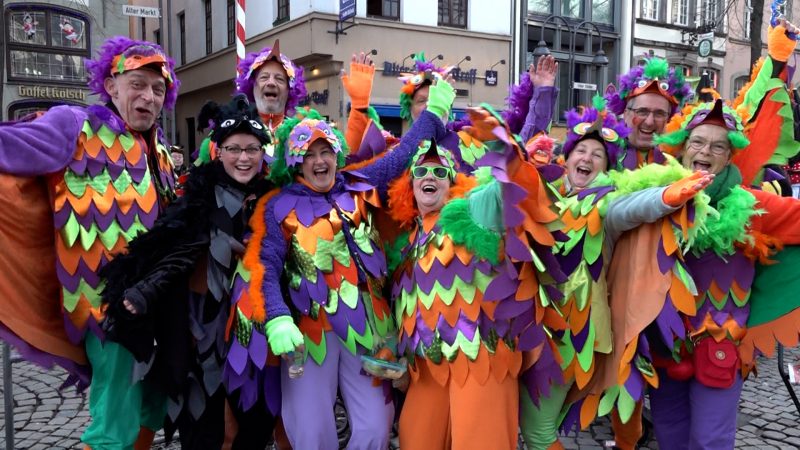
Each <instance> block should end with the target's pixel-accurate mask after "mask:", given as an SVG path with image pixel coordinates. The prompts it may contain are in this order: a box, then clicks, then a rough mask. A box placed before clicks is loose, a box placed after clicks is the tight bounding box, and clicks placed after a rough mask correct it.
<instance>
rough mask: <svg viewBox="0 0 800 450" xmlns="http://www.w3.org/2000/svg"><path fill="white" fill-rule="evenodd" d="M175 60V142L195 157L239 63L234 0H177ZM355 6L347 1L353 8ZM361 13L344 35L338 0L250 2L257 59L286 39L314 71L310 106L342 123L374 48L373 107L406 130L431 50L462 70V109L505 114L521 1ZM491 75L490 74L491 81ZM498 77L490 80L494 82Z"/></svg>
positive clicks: (375, 0) (389, 0) (454, 1)
mask: <svg viewBox="0 0 800 450" xmlns="http://www.w3.org/2000/svg"><path fill="white" fill-rule="evenodd" d="M165 3H169V4H170V7H171V11H172V13H171V15H170V17H169V26H170V27H171V28H172V41H171V49H172V50H171V54H172V56H173V57H174V58H175V60H176V62H177V63H178V69H177V74H178V77H180V79H181V83H182V85H181V92H180V96H179V100H178V106H177V111H176V119H175V123H176V136H175V138H176V139H175V141H176V142H178V143H180V144H182V145H184V146H185V147H186V148H187V150H188V151H193V150H194V149H195V148H196V147H197V145H199V143H200V140H201V138H202V135H201V134H200V133H198V132H197V131H196V128H197V123H196V116H197V113H198V111H199V110H200V107H201V106H202V105H203V103H204V102H205V101H207V100H215V101H225V100H226V99H228V98H230V95H231V93H232V92H233V89H234V85H233V79H234V70H235V64H236V54H235V42H234V31H233V30H234V26H235V21H234V16H233V14H234V9H233V8H234V6H233V5H234V1H233V0H172V1H167V2H165ZM345 3H346V2H345ZM354 3H355V6H356V15H355V17H354V18H352V19H350V20H348V21H347V22H346V23H343V24H342V25H343V27H348V26H351V25H352V26H351V27H350V28H348V29H347V30H346V31H345V33H346V34H338V35H337V34H335V33H334V31H335V30H336V29H337V22H338V19H339V4H340V2H338V1H332V0H302V1H300V0H264V1H257V2H256V1H249V2H247V12H246V33H247V42H246V47H247V51H248V52H252V51H258V50H260V49H262V48H263V47H266V46H271V45H273V43H274V42H275V40H276V39H280V46H281V51H282V52H283V53H285V54H287V55H288V56H289V57H291V58H292V59H293V60H294V62H295V63H297V64H300V65H302V66H304V68H305V78H306V86H307V89H308V97H307V99H306V103H307V104H308V105H309V106H311V107H313V108H315V109H317V110H318V111H320V113H321V114H323V115H325V116H327V117H328V118H329V119H330V120H332V121H334V122H336V123H337V124H342V125H341V126H340V128H341V127H343V124H344V121H345V120H346V118H347V113H348V110H349V99H348V98H347V95H346V93H345V92H344V90H343V88H342V86H341V82H340V81H339V73H340V70H342V69H347V67H348V66H349V61H350V58H351V56H352V55H353V54H354V53H359V52H365V53H370V52H372V51H375V52H377V53H376V54H374V55H373V56H372V59H373V61H375V66H376V75H375V83H374V86H373V91H372V104H373V106H375V108H376V109H377V111H378V113H379V114H380V116H381V120H382V123H383V124H384V126H385V127H386V128H387V129H389V130H391V131H393V132H395V133H401V131H402V130H401V127H402V124H401V121H400V118H399V112H400V108H399V102H398V100H399V93H400V86H401V85H400V82H399V81H398V80H397V77H398V76H399V74H400V72H403V71H407V70H410V67H412V65H413V64H412V60H411V58H409V55H411V54H412V53H415V52H419V51H423V52H424V53H425V56H426V57H427V59H429V60H430V59H434V58H436V62H437V64H440V65H455V66H457V67H458V71H457V75H456V83H455V87H456V89H457V93H458V96H457V98H456V101H455V108H456V109H457V110H459V111H462V110H463V109H464V108H466V107H467V106H470V105H477V104H479V103H481V102H488V103H490V104H492V105H493V106H496V107H502V105H503V104H504V102H505V98H506V96H507V94H508V89H507V87H508V85H509V81H510V76H509V74H510V73H511V71H510V69H509V67H510V63H511V60H512V59H511V56H512V55H511V42H512V38H511V28H512V23H511V19H510V17H511V5H512V3H513V1H512V0H502V1H498V0H438V1H432V0H356V1H355V2H354ZM487 72H488V75H489V76H488V77H487ZM487 78H488V79H487Z"/></svg>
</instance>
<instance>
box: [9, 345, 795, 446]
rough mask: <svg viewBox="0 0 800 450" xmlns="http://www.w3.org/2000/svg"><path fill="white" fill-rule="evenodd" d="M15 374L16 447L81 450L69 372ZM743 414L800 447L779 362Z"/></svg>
mask: <svg viewBox="0 0 800 450" xmlns="http://www.w3.org/2000/svg"><path fill="white" fill-rule="evenodd" d="M799 358H800V350H798V349H794V350H790V351H787V352H786V356H785V359H786V361H797V360H798V359H799ZM13 376H14V378H13V381H14V392H13V394H14V406H15V409H14V433H15V444H16V445H15V447H14V448H16V449H26V450H27V449H30V450H43V449H74V448H81V446H80V435H81V433H82V431H83V429H84V428H85V426H86V424H87V423H88V422H89V413H88V411H87V402H86V397H84V396H81V395H77V394H76V393H75V390H74V389H67V390H66V391H64V392H59V391H58V387H59V386H60V385H61V383H62V382H63V380H64V378H65V375H64V373H63V372H61V371H46V370H43V369H41V368H39V367H38V366H34V365H32V364H28V363H26V362H15V363H14V365H13ZM3 395H5V393H3ZM739 413H740V414H739V430H738V432H737V436H736V437H737V445H736V448H737V449H739V448H741V449H759V450H761V449H775V448H781V449H798V448H800V416H798V412H797V410H796V409H795V407H794V404H793V403H792V401H791V399H790V397H789V394H788V392H787V391H786V388H785V386H784V384H783V383H782V381H781V379H780V376H779V374H778V369H777V363H776V360H775V358H773V359H762V360H761V361H760V362H759V376H758V377H755V378H751V379H749V380H747V381H746V382H745V384H744V392H743V394H742V399H741V403H740V409H739ZM1 414H2V413H0V415H1ZM3 423H4V418H3V419H0V427H2V426H3ZM4 434H5V430H2V431H0V449H4V448H5V441H4ZM610 439H612V433H611V427H610V425H609V422H608V421H607V420H605V419H603V420H599V421H598V422H597V423H595V424H594V425H592V426H591V428H590V429H589V430H587V431H584V432H582V433H580V434H579V435H578V436H577V437H568V438H563V439H562V442H563V443H564V446H565V447H566V448H568V449H577V448H580V449H601V448H603V447H604V446H606V445H608V442H607V441H608V440H610ZM154 448H158V449H166V448H170V449H172V448H179V446H178V445H177V444H173V445H171V446H168V447H167V446H165V445H164V444H163V437H162V436H157V437H156V446H154ZM644 448H648V449H657V448H658V445H657V444H656V443H655V442H654V441H653V440H652V439H651V440H650V441H649V442H648V444H647V446H646V447H644Z"/></svg>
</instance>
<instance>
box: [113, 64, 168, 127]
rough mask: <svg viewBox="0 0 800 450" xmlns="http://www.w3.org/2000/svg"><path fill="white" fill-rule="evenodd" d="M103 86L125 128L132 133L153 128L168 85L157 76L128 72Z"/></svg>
mask: <svg viewBox="0 0 800 450" xmlns="http://www.w3.org/2000/svg"><path fill="white" fill-rule="evenodd" d="M104 85H105V88H106V92H108V94H109V95H110V96H111V102H112V103H113V104H114V106H115V107H116V108H117V111H119V115H120V117H122V120H124V121H125V123H126V124H127V125H128V127H130V128H131V129H132V130H135V131H147V130H149V129H150V128H152V127H153V124H154V123H155V122H156V119H157V118H158V115H159V114H161V108H162V107H163V106H164V97H165V96H166V94H167V84H166V81H165V80H164V77H163V76H162V75H161V73H160V72H155V71H153V70H150V69H136V70H130V71H126V72H125V73H122V74H118V75H116V76H114V77H108V78H106V79H105V82H104Z"/></svg>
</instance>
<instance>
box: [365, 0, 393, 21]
mask: <svg viewBox="0 0 800 450" xmlns="http://www.w3.org/2000/svg"><path fill="white" fill-rule="evenodd" d="M367 15H368V16H370V17H382V18H386V19H396V20H399V19H400V0H367Z"/></svg>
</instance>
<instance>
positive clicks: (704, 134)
mask: <svg viewBox="0 0 800 450" xmlns="http://www.w3.org/2000/svg"><path fill="white" fill-rule="evenodd" d="M681 160H682V162H683V167H686V168H687V169H691V170H693V171H695V172H697V171H698V170H706V171H708V172H709V173H711V174H714V175H716V174H718V173H720V172H722V169H724V168H725V166H727V165H728V163H729V162H730V160H731V144H730V141H729V140H728V130H726V129H725V128H722V127H721V126H718V125H710V124H702V125H698V126H697V127H695V128H694V129H693V130H692V132H691V134H689V138H688V139H687V140H686V143H685V144H684V146H683V157H682V159H681Z"/></svg>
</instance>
